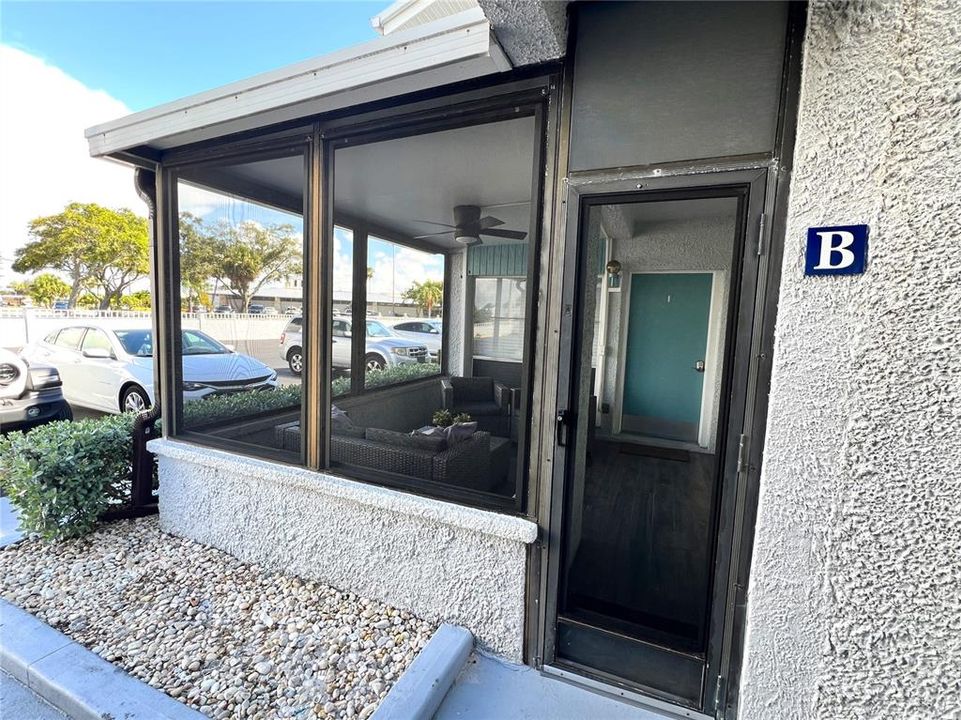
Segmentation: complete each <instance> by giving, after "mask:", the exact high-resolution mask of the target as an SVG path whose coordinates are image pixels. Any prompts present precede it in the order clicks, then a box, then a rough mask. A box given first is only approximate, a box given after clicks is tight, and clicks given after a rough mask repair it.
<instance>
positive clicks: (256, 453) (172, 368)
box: [157, 132, 322, 467]
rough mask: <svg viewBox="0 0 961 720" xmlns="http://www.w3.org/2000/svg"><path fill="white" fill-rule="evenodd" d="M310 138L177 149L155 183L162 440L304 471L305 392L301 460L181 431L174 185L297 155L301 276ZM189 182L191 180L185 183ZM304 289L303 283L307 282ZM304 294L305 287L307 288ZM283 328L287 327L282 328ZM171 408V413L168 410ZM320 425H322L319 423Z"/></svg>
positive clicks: (307, 239)
mask: <svg viewBox="0 0 961 720" xmlns="http://www.w3.org/2000/svg"><path fill="white" fill-rule="evenodd" d="M314 144H315V143H314V138H313V136H310V137H305V136H304V134H303V132H297V133H296V134H292V135H282V136H280V137H274V138H271V139H269V140H254V141H253V142H246V143H238V144H234V145H226V146H224V147H223V148H222V149H220V151H211V150H204V151H201V152H198V153H196V154H193V153H187V154H186V155H185V156H184V157H183V158H182V159H181V156H180V153H179V151H178V152H175V153H174V157H175V158H176V159H175V161H174V162H170V163H167V164H162V165H161V168H160V176H159V178H158V185H159V188H160V193H159V194H160V195H161V196H162V197H163V199H164V202H163V205H162V208H163V214H162V215H161V218H160V223H159V224H160V226H161V230H160V232H159V235H160V238H161V241H160V248H159V250H160V253H159V254H160V255H161V258H160V264H161V266H162V268H163V276H164V278H163V282H162V288H161V297H160V298H159V303H158V306H159V307H160V315H161V317H162V321H161V322H162V325H161V327H160V328H158V338H157V339H158V343H157V356H158V358H157V359H158V361H159V363H160V372H161V373H162V374H163V377H166V378H169V381H168V382H165V383H163V384H162V388H161V393H162V396H161V404H162V408H163V415H164V425H163V432H164V436H165V437H172V438H176V439H177V440H182V441H187V442H191V443H194V444H197V445H200V446H203V447H212V448H217V449H221V450H228V451H232V452H235V453H238V454H242V455H246V456H251V457H256V458H261V459H266V460H271V461H275V462H281V463H284V464H288V465H295V466H298V467H303V466H304V465H305V464H306V463H305V458H306V456H307V455H308V454H309V450H308V448H307V447H306V446H307V444H308V443H307V442H306V440H305V439H306V438H308V437H309V435H307V434H306V432H305V431H306V430H307V429H308V428H309V427H311V426H313V425H314V424H315V421H314V420H313V419H311V418H310V414H309V413H307V412H306V407H307V403H306V401H305V395H306V393H302V394H301V402H300V423H301V438H302V440H301V448H300V453H299V457H297V458H295V457H294V456H293V453H291V452H290V451H285V450H281V449H278V448H271V447H268V446H266V445H257V444H253V443H249V442H244V441H241V440H235V439H230V438H224V437H217V436H212V435H209V434H207V433H203V432H197V431H192V430H190V429H186V428H184V421H183V395H182V391H181V388H182V386H183V347H182V345H183V335H182V332H183V327H182V323H181V299H182V296H181V283H180V281H181V277H180V229H179V197H178V186H179V183H180V182H181V174H182V173H183V172H184V171H185V170H197V169H203V168H217V167H224V166H231V165H240V164H246V163H253V162H258V161H262V160H271V159H280V158H291V157H293V158H296V157H297V156H301V157H302V158H303V163H304V174H303V178H304V186H303V208H302V212H301V213H300V214H301V216H302V218H303V243H302V246H301V252H302V254H303V266H304V273H303V274H304V275H305V276H306V274H307V268H308V262H309V260H308V252H309V249H310V247H311V245H312V242H311V235H310V232H311V231H310V224H309V208H310V197H311V192H312V175H311V170H312V166H311V160H312V147H313V146H314ZM184 182H187V183H188V184H192V183H190V181H184ZM205 189H208V190H211V191H215V192H221V193H223V194H225V195H228V194H230V193H229V191H226V190H222V189H217V188H205ZM238 197H240V198H241V199H244V200H246V201H248V202H253V201H252V200H250V199H249V198H244V197H243V196H241V195H238ZM274 200H275V202H273V203H271V202H268V201H267V200H265V199H259V200H258V202H259V203H260V204H263V205H268V206H270V207H273V208H275V209H277V210H281V211H283V212H287V213H291V214H297V211H296V209H295V208H292V207H290V206H288V205H287V204H286V203H284V202H283V201H282V199H281V198H280V197H276V198H274ZM305 285H306V283H305ZM305 295H306V289H305ZM307 312H308V307H307V302H306V301H304V302H303V307H302V314H301V318H302V321H303V322H304V325H305V326H306V324H307V315H306V313H307ZM285 327H286V325H285ZM302 332H303V333H304V335H303V345H304V346H305V347H304V349H305V352H306V346H307V342H308V340H307V328H306V327H304V328H302ZM307 376H308V375H307V368H306V367H305V368H304V371H303V373H302V374H301V383H302V387H305V388H306V386H307V384H308V383H307V381H306V378H307ZM170 408H173V412H171V411H170V410H169V409H170ZM256 417H257V416H256V415H251V416H246V417H245V419H255V418H256ZM321 422H322V421H321Z"/></svg>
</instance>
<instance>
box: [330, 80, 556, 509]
mask: <svg viewBox="0 0 961 720" xmlns="http://www.w3.org/2000/svg"><path fill="white" fill-rule="evenodd" d="M555 87H556V84H555V83H554V82H552V76H550V75H539V76H536V77H534V78H529V79H524V80H521V81H516V82H508V83H504V84H501V85H494V86H491V87H489V88H485V89H483V90H477V91H468V92H463V93H457V94H455V95H454V96H452V97H448V98H446V99H444V98H440V99H432V100H427V101H423V102H420V103H417V104H416V105H415V106H414V107H408V106H402V107H400V108H395V109H394V110H393V111H390V110H378V111H374V112H372V113H370V114H368V115H366V116H363V117H352V118H347V119H344V120H336V121H334V122H332V123H330V124H328V125H325V126H324V130H323V137H324V147H325V154H326V155H327V156H328V158H329V162H330V163H331V168H332V166H333V156H334V154H335V153H336V151H337V150H338V149H341V148H348V147H356V146H358V145H364V144H368V143H375V142H383V141H388V140H393V139H398V138H403V137H411V136H415V135H428V134H431V133H434V132H442V131H445V130H452V129H456V128H461V127H471V126H476V125H483V124H487V123H492V122H499V121H505V120H510V119H514V118H518V117H533V118H534V147H533V148H532V150H533V156H532V163H533V166H534V167H533V172H532V177H531V184H532V187H531V211H530V213H531V222H530V225H529V227H530V228H531V233H530V234H531V236H532V238H531V239H532V242H531V251H530V254H529V256H528V264H527V283H528V288H529V290H528V296H527V299H526V303H527V313H528V318H529V320H528V323H527V333H526V334H525V338H524V357H525V358H526V361H522V370H521V384H522V386H524V387H525V388H526V392H525V393H522V399H521V403H522V404H521V417H522V418H524V416H525V415H528V416H530V415H532V403H531V400H530V398H531V396H532V390H533V388H532V384H533V383H532V378H533V376H534V374H533V372H532V370H531V368H532V365H533V357H532V354H531V353H532V352H533V350H534V338H535V336H536V333H537V327H536V324H535V322H533V320H534V318H535V312H536V310H537V302H536V299H537V283H538V277H539V267H538V263H537V262H536V260H535V258H539V256H540V248H541V246H542V245H543V238H544V237H545V236H544V235H543V234H542V232H541V217H542V208H541V205H542V201H540V200H541V198H544V197H546V193H547V187H546V185H547V183H545V182H544V178H545V171H544V170H545V158H546V156H547V152H546V148H547V145H548V143H549V141H550V137H549V135H548V132H547V123H546V117H547V108H546V106H547V103H548V101H549V96H550V95H551V94H552V93H551V91H552V90H553V89H554V88H555ZM452 99H454V100H457V102H453V103H452V102H451V100H452ZM331 178H333V174H331V175H330V176H328V180H329V181H330V182H331V184H330V185H329V190H328V196H329V202H330V203H331V207H330V210H329V212H330V218H331V219H329V220H328V222H327V227H325V230H326V231H327V232H328V233H332V228H333V222H334V221H336V222H337V224H339V225H347V226H349V224H348V223H343V222H341V217H340V214H338V213H336V212H335V211H334V209H333V207H332V203H333V194H334V193H333V182H336V180H333V179H331ZM359 224H363V223H359ZM367 227H372V226H371V225H369V224H367ZM375 234H376V235H377V237H383V238H384V239H385V240H388V241H394V240H393V239H392V236H393V238H396V239H397V240H398V241H399V244H402V245H411V246H413V244H412V243H409V242H404V241H403V240H400V238H398V237H397V233H396V232H393V233H391V232H389V231H388V232H387V233H385V234H384V235H382V234H380V233H375ZM385 235H386V236H385ZM445 255H446V253H445ZM355 268H356V262H355ZM449 268H450V262H449V261H446V259H445V279H448V276H449V274H450V271H449ZM465 272H466V267H465ZM356 292H357V290H356V288H355V289H354V293H356ZM448 292H449V283H447V284H445V300H446V298H447V297H448V295H447V293H448ZM363 293H364V296H365V299H366V283H365V285H364V291H363ZM467 300H470V298H465V301H467ZM355 305H357V303H352V305H351V309H352V316H353V317H352V321H353V322H356V319H357V318H356V315H357V313H358V308H355V307H354V306H355ZM364 311H366V305H365V306H364ZM363 317H366V316H365V315H364V316H363ZM465 333H466V328H465ZM446 335H447V333H445V336H446ZM465 340H466V338H465ZM444 342H445V348H444V352H443V353H442V363H443V368H442V373H441V374H443V373H445V372H446V371H447V370H448V369H449V368H448V359H447V357H446V356H447V352H446V343H447V340H446V338H445V341H444ZM355 345H357V343H355ZM467 347H468V344H467V343H466V342H465V348H467ZM465 362H466V358H465ZM424 380H425V379H420V378H419V379H417V380H411V381H409V383H410V384H414V383H418V382H424ZM353 384H354V383H352V385H353ZM400 384H401V383H398V385H400ZM353 390H354V388H353V387H352V392H353ZM358 391H360V389H358ZM522 425H523V432H520V433H518V449H517V458H518V460H519V461H518V463H517V468H518V476H517V478H516V481H515V493H514V497H513V498H505V497H503V496H500V495H496V494H494V493H485V492H481V491H476V490H463V489H460V488H448V487H446V486H441V485H439V484H434V483H428V482H425V481H422V480H415V479H411V480H408V479H405V478H402V477H399V476H392V475H389V474H385V473H378V472H376V471H371V472H367V471H365V470H363V469H361V470H359V471H358V469H356V468H351V469H350V472H349V473H345V475H346V476H347V477H349V478H350V479H356V480H361V481H369V482H375V483H378V484H383V485H388V486H391V487H399V488H401V489H404V490H408V491H412V492H415V493H417V494H421V495H427V496H429V497H435V498H439V499H444V500H453V501H455V502H460V503H463V504H467V505H472V506H474V507H479V508H483V509H489V510H497V511H501V512H510V513H516V514H525V513H526V512H527V508H528V492H529V486H530V484H531V483H530V481H529V480H530V464H531V463H530V459H531V458H530V437H531V436H530V427H531V422H527V421H525V422H523V423H522ZM328 442H329V440H328ZM327 467H328V469H330V470H331V471H332V472H334V473H337V472H338V470H339V469H338V468H331V467H330V464H329V462H328V464H327Z"/></svg>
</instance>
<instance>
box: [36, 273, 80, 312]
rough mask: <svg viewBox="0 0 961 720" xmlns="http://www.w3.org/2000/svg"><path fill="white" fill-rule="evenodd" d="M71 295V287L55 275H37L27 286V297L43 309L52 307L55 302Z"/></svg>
mask: <svg viewBox="0 0 961 720" xmlns="http://www.w3.org/2000/svg"><path fill="white" fill-rule="evenodd" d="M69 294H70V285H68V284H67V283H65V282H64V281H63V279H62V278H59V277H57V276H56V275H54V274H53V273H43V274H42V275H37V277H35V278H34V279H33V280H31V281H30V282H29V283H28V284H27V295H29V296H30V299H31V300H33V302H34V304H35V305H40V306H41V307H51V306H52V305H53V302H54V300H57V299H59V298H63V297H67V296H68V295H69Z"/></svg>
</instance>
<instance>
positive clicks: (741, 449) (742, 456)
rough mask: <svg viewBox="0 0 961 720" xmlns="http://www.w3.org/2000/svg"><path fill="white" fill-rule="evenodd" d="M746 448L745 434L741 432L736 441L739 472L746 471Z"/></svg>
mask: <svg viewBox="0 0 961 720" xmlns="http://www.w3.org/2000/svg"><path fill="white" fill-rule="evenodd" d="M747 450H748V441H747V435H745V434H744V433H741V437H739V438H738V441H737V471H738V472H739V473H742V472H747V467H748V465H747Z"/></svg>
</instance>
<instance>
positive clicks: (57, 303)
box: [53, 300, 70, 310]
mask: <svg viewBox="0 0 961 720" xmlns="http://www.w3.org/2000/svg"><path fill="white" fill-rule="evenodd" d="M53 309H54V310H69V309H70V303H69V302H67V301H66V300H54V301H53Z"/></svg>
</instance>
